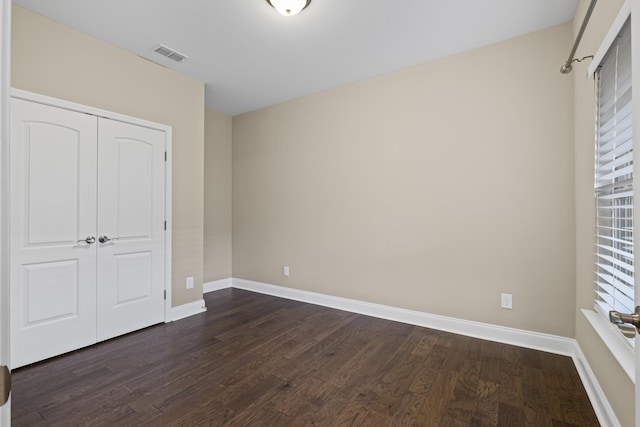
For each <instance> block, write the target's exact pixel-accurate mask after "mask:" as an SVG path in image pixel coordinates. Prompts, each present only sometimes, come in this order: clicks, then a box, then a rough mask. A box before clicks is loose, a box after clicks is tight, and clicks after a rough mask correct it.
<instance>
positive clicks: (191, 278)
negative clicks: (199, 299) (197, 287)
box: [187, 276, 193, 289]
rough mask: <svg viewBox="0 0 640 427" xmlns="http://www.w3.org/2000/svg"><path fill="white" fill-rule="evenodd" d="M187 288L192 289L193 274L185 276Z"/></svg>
mask: <svg viewBox="0 0 640 427" xmlns="http://www.w3.org/2000/svg"><path fill="white" fill-rule="evenodd" d="M187 289H193V276H189V277H187Z"/></svg>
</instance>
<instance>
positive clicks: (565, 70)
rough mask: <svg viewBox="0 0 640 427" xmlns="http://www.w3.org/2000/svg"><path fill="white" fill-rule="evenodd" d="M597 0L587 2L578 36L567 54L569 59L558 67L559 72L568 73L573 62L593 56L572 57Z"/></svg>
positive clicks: (571, 68)
mask: <svg viewBox="0 0 640 427" xmlns="http://www.w3.org/2000/svg"><path fill="white" fill-rule="evenodd" d="M597 1H598V0H591V3H590V4H589V8H588V9H587V13H586V14H585V15H584V19H583V20H582V25H581V26H580V31H578V36H577V37H576V40H575V41H574V42H573V48H572V49H571V53H570V54H569V59H567V62H565V63H564V65H563V66H562V67H560V72H561V73H562V74H569V73H570V72H571V70H573V65H572V64H573V63H574V62H580V61H582V60H583V59H585V58H593V56H585V57H584V58H581V59H574V58H573V56H574V55H575V54H576V50H578V45H579V44H580V40H582V35H583V34H584V30H585V29H586V28H587V24H588V23H589V19H590V18H591V14H592V13H593V9H594V8H595V7H596V2H597Z"/></svg>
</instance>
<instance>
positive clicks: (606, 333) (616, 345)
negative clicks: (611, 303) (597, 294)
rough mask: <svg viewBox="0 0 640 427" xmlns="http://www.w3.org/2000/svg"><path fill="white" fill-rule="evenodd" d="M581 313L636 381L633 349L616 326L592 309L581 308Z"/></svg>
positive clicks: (625, 370)
mask: <svg viewBox="0 0 640 427" xmlns="http://www.w3.org/2000/svg"><path fill="white" fill-rule="evenodd" d="M582 314H584V316H585V317H586V318H587V320H588V321H589V324H591V326H592V327H593V329H594V330H595V331H596V333H597V334H598V336H599V337H600V339H601V340H602V341H603V342H604V344H605V346H606V347H607V348H608V349H609V351H610V352H611V353H612V354H613V357H614V358H615V359H616V360H617V361H618V363H619V364H620V366H621V367H622V369H623V370H624V372H625V373H626V374H627V376H628V377H629V379H630V380H631V382H633V383H634V384H635V382H636V365H635V363H636V362H635V356H634V353H633V349H632V348H631V346H630V345H629V343H628V342H627V341H626V339H625V338H624V337H623V336H622V334H621V333H620V332H619V331H617V330H616V329H617V328H616V327H615V326H614V325H613V324H611V323H609V322H607V320H606V319H605V318H604V317H603V316H602V315H601V314H600V313H597V312H595V311H594V310H586V309H583V310H582Z"/></svg>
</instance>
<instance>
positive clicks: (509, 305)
mask: <svg viewBox="0 0 640 427" xmlns="http://www.w3.org/2000/svg"><path fill="white" fill-rule="evenodd" d="M500 307H502V308H506V309H508V310H512V309H513V295H511V294H500Z"/></svg>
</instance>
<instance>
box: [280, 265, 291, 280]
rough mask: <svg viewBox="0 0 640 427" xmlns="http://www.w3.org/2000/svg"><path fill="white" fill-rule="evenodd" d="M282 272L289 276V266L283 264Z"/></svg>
mask: <svg viewBox="0 0 640 427" xmlns="http://www.w3.org/2000/svg"><path fill="white" fill-rule="evenodd" d="M282 274H283V275H284V276H285V277H289V266H288V265H285V266H284V267H283V268H282Z"/></svg>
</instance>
